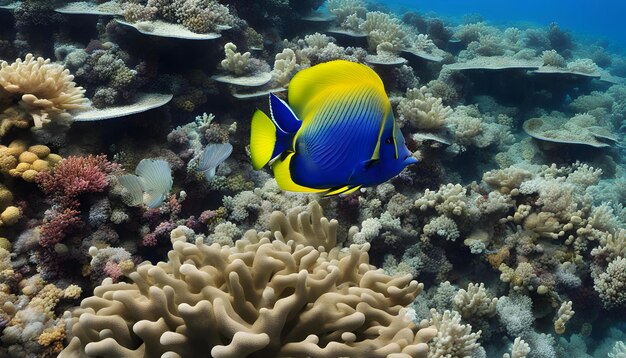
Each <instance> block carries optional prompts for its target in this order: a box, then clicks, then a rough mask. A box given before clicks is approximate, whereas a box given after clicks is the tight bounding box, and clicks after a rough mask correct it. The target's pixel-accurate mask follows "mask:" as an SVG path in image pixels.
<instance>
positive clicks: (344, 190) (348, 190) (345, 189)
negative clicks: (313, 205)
mask: <svg viewBox="0 0 626 358" xmlns="http://www.w3.org/2000/svg"><path fill="white" fill-rule="evenodd" d="M361 187H362V185H354V186H349V185H346V186H342V187H335V188H331V189H330V190H328V192H326V194H324V196H334V195H339V194H352V193H354V192H355V191H357V190H359V189H361Z"/></svg>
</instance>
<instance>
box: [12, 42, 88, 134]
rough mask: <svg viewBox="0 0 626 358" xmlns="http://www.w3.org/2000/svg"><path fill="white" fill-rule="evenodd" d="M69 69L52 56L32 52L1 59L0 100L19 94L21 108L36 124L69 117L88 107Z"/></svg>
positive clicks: (82, 92) (82, 90)
mask: <svg viewBox="0 0 626 358" xmlns="http://www.w3.org/2000/svg"><path fill="white" fill-rule="evenodd" d="M73 81H74V76H72V75H71V74H70V72H69V70H66V69H65V68H64V67H63V66H61V65H57V64H53V63H51V62H50V59H45V60H44V59H43V58H42V57H38V58H35V57H34V56H33V55H32V54H28V55H26V57H25V59H24V60H22V59H17V60H16V61H15V62H14V63H12V64H10V65H9V64H8V63H7V62H4V61H2V62H0V103H1V102H3V100H2V99H3V97H5V98H6V97H13V96H15V97H17V98H16V99H17V100H18V101H19V102H18V107H19V109H20V111H22V112H25V113H27V114H28V115H29V116H30V117H31V118H32V119H33V122H34V125H35V127H42V126H43V125H44V124H46V123H49V122H50V121H52V120H63V119H65V120H69V119H71V115H69V113H68V111H71V110H79V109H85V108H86V107H87V100H86V99H85V98H84V96H83V94H84V92H85V90H84V89H83V88H82V87H77V86H76V83H74V82H73Z"/></svg>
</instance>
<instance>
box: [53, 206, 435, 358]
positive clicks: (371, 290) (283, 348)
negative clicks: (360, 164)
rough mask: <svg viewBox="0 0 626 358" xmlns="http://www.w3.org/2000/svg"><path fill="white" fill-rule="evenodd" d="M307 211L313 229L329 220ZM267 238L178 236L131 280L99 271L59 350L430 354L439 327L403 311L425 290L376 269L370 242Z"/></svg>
mask: <svg viewBox="0 0 626 358" xmlns="http://www.w3.org/2000/svg"><path fill="white" fill-rule="evenodd" d="M274 216H275V219H274V220H280V221H283V222H289V220H288V219H287V218H286V217H284V214H281V213H275V214H274ZM313 217H314V219H315V220H316V221H317V222H318V223H315V222H314V223H313V227H316V225H319V223H321V222H323V221H324V220H325V219H322V218H318V215H317V214H315V215H314V216H313ZM278 218H280V219H278ZM296 222H300V225H297V226H295V227H294V224H295V223H294V222H293V221H291V224H290V225H291V230H292V231H293V232H295V233H298V235H299V236H300V238H301V239H304V241H307V240H308V238H310V239H312V240H314V241H313V242H315V241H316V240H318V239H319V238H318V237H317V235H319V234H320V233H319V232H317V233H316V231H315V230H313V231H311V230H309V229H307V228H306V226H304V227H303V226H301V224H302V223H306V222H309V223H310V221H309V219H308V216H306V217H302V216H300V217H298V219H297V220H296ZM283 234H285V235H283ZM326 234H327V235H329V236H328V237H327V239H329V240H332V239H334V238H333V233H332V232H326ZM291 235H293V234H291ZM274 236H275V239H274V240H272V239H270V238H269V237H268V236H267V234H263V233H257V232H255V231H248V232H247V233H246V234H245V235H244V237H243V238H242V239H241V240H239V241H237V242H236V243H235V245H234V246H232V247H230V246H220V245H217V244H214V245H212V246H207V245H205V244H203V243H202V240H201V239H199V240H196V243H195V244H192V243H187V242H184V241H181V240H180V239H178V236H176V237H175V238H173V240H172V244H173V249H172V251H170V253H169V258H170V259H169V261H168V262H161V263H159V264H158V265H157V266H155V265H152V264H150V263H148V262H145V263H143V264H141V265H139V266H138V267H137V271H136V272H133V273H130V274H129V278H130V280H131V282H132V283H131V284H128V283H119V284H113V283H112V282H111V281H110V280H105V281H104V282H103V284H102V285H101V286H99V287H97V288H96V290H95V291H94V293H95V296H94V297H91V298H88V299H86V300H84V301H83V303H82V305H81V308H80V309H77V310H75V311H74V313H73V314H71V315H69V316H68V323H70V325H71V327H72V328H71V332H72V335H73V338H72V340H71V342H70V345H69V346H68V347H67V348H66V349H65V350H64V351H63V352H62V353H61V354H60V356H59V357H69V356H74V355H76V354H86V355H87V356H102V357H121V356H124V357H142V356H154V355H162V354H167V355H171V356H179V357H180V356H184V357H196V356H198V357H200V356H206V354H207V352H208V351H210V352H211V355H212V356H214V357H238V356H244V355H248V354H251V353H255V352H256V353H259V354H265V355H273V356H304V355H306V356H312V357H338V356H362V355H363V354H367V355H368V357H387V356H389V355H390V354H393V355H394V356H398V357H401V356H402V357H409V356H412V357H426V356H427V352H428V349H429V348H428V344H427V342H428V341H429V340H430V339H431V338H432V337H433V336H434V335H435V334H436V330H435V329H434V328H433V327H430V328H426V325H422V326H420V327H421V328H420V327H417V326H416V325H415V324H413V323H411V322H410V321H409V320H408V318H407V317H406V316H405V311H404V309H403V306H404V305H406V304H408V303H410V302H411V301H412V300H413V299H414V298H415V296H416V295H417V294H419V292H420V291H421V290H422V287H423V286H422V285H421V284H418V283H417V282H415V281H411V278H410V275H405V276H399V277H390V276H387V275H385V274H384V273H382V272H381V271H380V270H375V268H374V267H373V266H371V265H369V263H368V261H369V259H368V254H367V249H368V248H369V245H365V246H363V247H362V248H359V247H357V246H352V247H350V249H349V250H348V251H344V250H340V249H339V248H332V249H330V251H326V250H324V249H323V248H322V247H320V248H319V249H315V248H314V247H312V246H308V245H307V244H306V243H305V242H303V244H296V243H295V242H294V241H292V240H289V241H283V240H281V239H282V238H283V237H289V236H290V234H288V233H287V232H284V231H283V230H282V229H281V231H275V232H274ZM323 237H324V236H323ZM107 307H108V308H107ZM329 307H330V309H329ZM113 327H115V328H113ZM98 332H100V333H98ZM104 332H109V333H110V334H106V335H101V334H102V333H104Z"/></svg>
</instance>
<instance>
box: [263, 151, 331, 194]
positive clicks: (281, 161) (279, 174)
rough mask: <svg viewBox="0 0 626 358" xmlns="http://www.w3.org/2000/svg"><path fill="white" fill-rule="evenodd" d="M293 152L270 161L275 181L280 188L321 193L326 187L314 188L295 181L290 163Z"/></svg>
mask: <svg viewBox="0 0 626 358" xmlns="http://www.w3.org/2000/svg"><path fill="white" fill-rule="evenodd" d="M293 155H294V153H293V152H292V153H289V154H287V155H283V156H280V157H279V158H277V159H276V160H275V161H274V162H273V163H272V169H273V170H274V178H276V183H278V186H279V187H280V188H281V189H282V190H286V191H297V192H305V193H321V192H324V191H326V190H328V189H315V188H309V187H306V186H302V185H299V184H297V183H295V182H294V181H293V179H292V176H291V168H290V163H291V159H292V158H293Z"/></svg>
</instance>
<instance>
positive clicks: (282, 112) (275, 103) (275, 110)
mask: <svg viewBox="0 0 626 358" xmlns="http://www.w3.org/2000/svg"><path fill="white" fill-rule="evenodd" d="M270 114H271V116H272V121H274V123H276V125H277V126H278V127H279V128H280V129H281V130H282V131H283V132H286V133H296V132H297V131H298V129H300V126H301V125H302V121H301V120H300V119H298V117H297V116H296V114H295V113H293V111H292V110H291V108H290V107H289V105H288V104H287V103H286V102H285V101H283V100H282V99H280V98H278V97H277V96H276V95H275V94H273V93H270Z"/></svg>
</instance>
